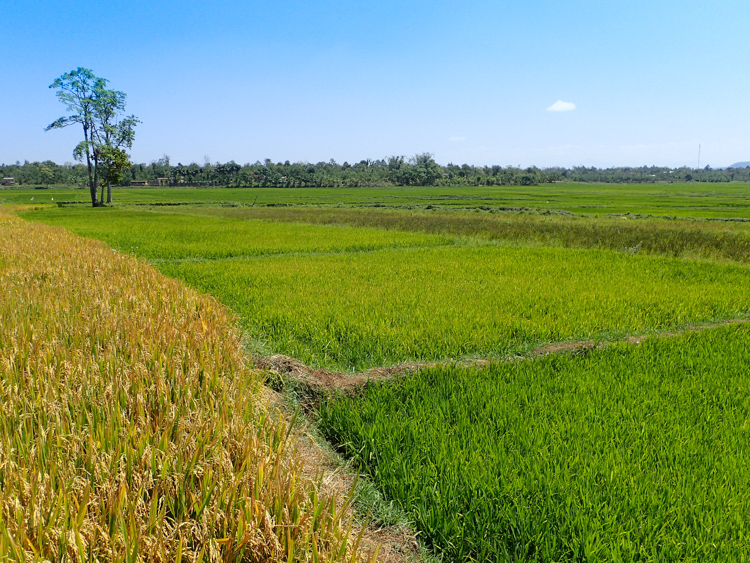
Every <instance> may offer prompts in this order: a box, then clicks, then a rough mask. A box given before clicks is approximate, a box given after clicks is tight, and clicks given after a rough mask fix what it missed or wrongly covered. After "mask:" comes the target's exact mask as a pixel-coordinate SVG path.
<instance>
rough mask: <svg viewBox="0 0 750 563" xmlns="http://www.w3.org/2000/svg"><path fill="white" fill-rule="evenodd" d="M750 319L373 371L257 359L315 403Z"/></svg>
mask: <svg viewBox="0 0 750 563" xmlns="http://www.w3.org/2000/svg"><path fill="white" fill-rule="evenodd" d="M749 321H750V320H749V319H729V320H726V321H723V322H719V323H705V324H700V325H691V326H689V327H687V328H683V329H680V330H676V331H674V330H673V331H665V332H661V333H656V334H650V335H646V336H628V337H625V338H622V339H620V340H606V341H593V340H579V341H572V342H559V343H554V344H547V345H545V346H540V347H538V348H534V349H533V350H531V351H529V352H527V353H526V354H524V355H520V356H518V355H517V356H510V357H507V358H505V359H504V360H503V359H495V360H489V359H475V360H460V361H443V362H405V363H401V364H397V365H395V366H391V367H376V368H371V369H369V370H366V371H363V372H360V373H355V374H351V373H346V372H341V371H329V370H326V369H313V368H310V367H308V366H306V365H305V364H303V363H302V362H300V361H299V360H296V359H294V358H290V357H289V356H284V355H281V354H277V355H274V356H269V357H266V358H256V359H255V365H256V366H257V367H258V368H259V369H263V370H266V371H268V372H270V373H272V374H275V375H276V376H278V377H279V378H281V380H282V381H284V382H288V381H290V380H291V381H293V382H294V383H295V384H297V385H299V384H301V386H302V387H303V388H305V389H306V390H307V393H306V394H307V395H309V398H310V400H311V401H312V402H313V403H314V402H316V400H317V399H320V398H321V397H322V396H324V395H328V394H329V393H330V392H332V391H341V392H344V393H356V392H357V390H358V389H360V388H361V387H362V386H364V385H365V384H366V383H368V382H370V381H383V380H387V379H391V378H393V377H397V376H400V375H404V374H406V373H410V372H413V371H416V370H419V369H424V368H431V367H437V366H446V365H453V364H458V365H462V366H467V367H476V368H482V367H485V366H487V365H489V364H491V363H493V362H494V363H497V362H502V361H519V360H524V359H531V358H538V357H541V356H547V355H549V354H557V353H564V352H568V353H588V352H589V351H591V350H593V349H596V348H604V347H606V346H612V345H613V344H618V343H621V342H629V343H630V344H634V345H637V344H640V343H641V342H642V341H643V340H645V339H647V338H669V337H673V336H677V335H679V334H685V333H687V332H696V331H703V330H710V329H713V328H719V327H722V326H727V325H731V324H744V323H746V322H749Z"/></svg>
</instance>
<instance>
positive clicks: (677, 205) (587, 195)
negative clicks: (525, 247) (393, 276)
mask: <svg viewBox="0 0 750 563" xmlns="http://www.w3.org/2000/svg"><path fill="white" fill-rule="evenodd" d="M32 197H33V198H34V201H33V202H34V203H51V202H53V199H54V202H77V203H81V204H85V203H86V202H87V201H88V197H89V196H88V191H87V190H85V189H70V188H52V189H36V190H35V189H28V188H27V189H18V188H12V189H8V188H2V189H0V204H2V203H7V204H28V203H32V201H31V198H32ZM115 201H116V202H117V203H122V204H127V205H160V206H162V205H167V206H174V205H209V206H210V205H221V204H225V205H240V206H242V205H247V206H251V205H255V206H268V205H273V206H279V205H282V206H287V205H293V206H303V207H310V206H341V205H344V206H357V207H410V208H426V207H428V206H429V207H444V208H447V209H461V208H482V207H484V208H492V209H506V208H511V209H522V208H528V209H533V210H561V211H566V212H572V213H576V214H593V215H606V214H625V213H631V214H635V213H638V214H648V215H656V216H669V217H672V216H676V217H721V218H745V219H750V185H748V184H747V183H742V182H730V183H695V182H692V183H654V184H625V185H623V184H583V183H554V184H543V185H538V186H463V187H452V186H441V187H437V188H436V187H419V186H412V187H383V188H374V187H373V188H169V189H165V188H156V187H154V188H136V187H133V188H120V189H117V190H116V194H115Z"/></svg>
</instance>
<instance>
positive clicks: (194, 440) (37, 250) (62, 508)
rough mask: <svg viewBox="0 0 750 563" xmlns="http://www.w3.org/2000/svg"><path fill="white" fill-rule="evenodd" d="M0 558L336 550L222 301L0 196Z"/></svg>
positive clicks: (277, 556) (300, 555) (251, 555)
mask: <svg viewBox="0 0 750 563" xmlns="http://www.w3.org/2000/svg"><path fill="white" fill-rule="evenodd" d="M0 288H2V292H1V293H0V560H5V559H11V560H26V561H44V560H57V561H60V560H73V561H77V560H86V561H97V560H98V561H127V562H131V561H133V562H135V561H165V562H166V561H170V562H172V561H277V560H278V561H291V560H294V561H318V560H320V561H344V560H346V561H349V560H359V559H362V558H363V556H362V555H361V554H360V553H359V551H361V550H359V549H358V546H357V538H356V536H355V534H354V533H353V532H352V529H353V528H352V524H351V523H350V522H349V521H346V520H345V517H344V514H345V513H346V512H347V510H346V509H347V504H348V501H347V500H346V499H344V501H343V503H342V501H341V500H338V501H337V500H336V499H335V498H333V497H323V496H322V495H320V494H319V493H318V487H317V486H316V483H315V482H314V481H311V480H310V479H307V478H305V477H304V475H305V473H304V471H303V468H302V465H301V462H300V461H299V457H298V456H297V455H296V452H295V449H294V433H293V431H291V430H290V424H289V422H288V421H285V419H284V417H283V416H280V415H278V414H274V412H273V411H272V410H270V409H269V408H268V406H267V405H266V403H265V402H263V401H262V400H260V399H259V396H260V395H259V389H260V385H259V380H258V377H257V375H256V373H255V372H253V371H252V370H251V369H250V368H249V367H248V365H247V363H246V358H245V356H244V354H243V352H242V349H241V342H240V334H239V332H238V331H237V329H236V323H235V319H234V317H232V316H231V315H230V314H229V313H228V312H227V311H226V309H224V308H223V307H222V306H220V305H219V304H218V303H216V302H215V301H214V300H213V299H212V298H210V297H206V296H203V295H199V294H197V293H196V292H194V291H191V290H189V289H186V288H185V287H184V286H182V285H180V284H179V283H177V282H176V281H173V280H170V279H167V278H165V277H163V276H162V275H160V274H159V273H157V272H156V271H155V270H153V269H152V268H151V267H150V266H148V265H147V264H145V263H143V262H139V261H137V260H135V259H133V258H131V257H129V256H124V255H121V254H117V253H115V252H113V251H112V250H110V249H109V248H108V247H106V246H105V245H104V244H101V243H99V242H96V241H91V240H87V239H83V238H80V237H77V236H75V235H72V234H70V233H68V232H67V231H65V230H62V229H58V228H52V227H47V226H43V225H39V224H29V223H25V222H23V221H21V220H19V219H17V218H15V217H11V216H9V215H7V214H4V213H2V211H0Z"/></svg>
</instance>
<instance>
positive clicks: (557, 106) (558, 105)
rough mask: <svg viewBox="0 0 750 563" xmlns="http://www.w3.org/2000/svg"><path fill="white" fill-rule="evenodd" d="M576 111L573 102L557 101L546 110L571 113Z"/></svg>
mask: <svg viewBox="0 0 750 563" xmlns="http://www.w3.org/2000/svg"><path fill="white" fill-rule="evenodd" d="M574 109H576V105H575V104H574V103H573V102H563V101H562V100H557V101H556V102H555V103H554V104H552V105H551V106H550V107H548V108H547V111H573V110H574Z"/></svg>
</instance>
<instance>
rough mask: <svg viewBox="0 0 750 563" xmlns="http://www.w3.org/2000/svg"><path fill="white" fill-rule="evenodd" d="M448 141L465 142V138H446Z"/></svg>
mask: <svg viewBox="0 0 750 563" xmlns="http://www.w3.org/2000/svg"><path fill="white" fill-rule="evenodd" d="M448 140H449V141H465V140H466V137H448Z"/></svg>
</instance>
